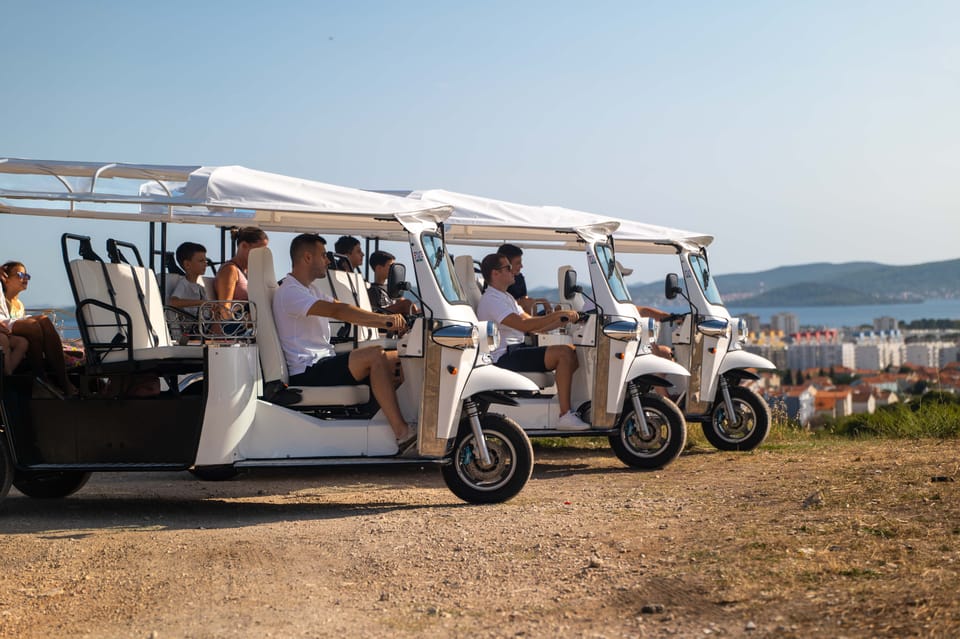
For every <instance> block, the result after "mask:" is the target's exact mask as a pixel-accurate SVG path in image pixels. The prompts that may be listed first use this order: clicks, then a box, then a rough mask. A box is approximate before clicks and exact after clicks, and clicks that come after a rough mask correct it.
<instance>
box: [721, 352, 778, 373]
mask: <svg viewBox="0 0 960 639" xmlns="http://www.w3.org/2000/svg"><path fill="white" fill-rule="evenodd" d="M738 368H761V369H767V370H774V369H776V368H777V367H776V366H775V365H774V363H773V362H771V361H770V360H769V359H767V358H766V357H761V356H759V355H757V354H756V353H748V352H747V351H727V354H726V355H724V356H723V362H722V363H721V364H720V374H721V375H723V374H724V373H726V372H727V371H732V370H736V369H738Z"/></svg>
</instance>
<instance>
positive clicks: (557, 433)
mask: <svg viewBox="0 0 960 639" xmlns="http://www.w3.org/2000/svg"><path fill="white" fill-rule="evenodd" d="M524 432H525V433H526V434H527V437H606V436H608V435H616V434H617V433H619V432H620V429H619V428H588V429H586V430H527V431H524Z"/></svg>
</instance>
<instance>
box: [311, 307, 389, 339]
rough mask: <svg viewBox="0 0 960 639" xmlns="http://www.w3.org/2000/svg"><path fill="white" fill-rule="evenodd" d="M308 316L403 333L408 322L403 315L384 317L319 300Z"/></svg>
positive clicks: (379, 314) (360, 309) (380, 314)
mask: <svg viewBox="0 0 960 639" xmlns="http://www.w3.org/2000/svg"><path fill="white" fill-rule="evenodd" d="M307 315H317V316H319V317H330V318H333V319H336V320H340V321H342V322H349V323H350V324H359V325H360V326H371V327H373V328H382V329H384V330H391V331H399V332H403V330H404V329H406V326H407V322H406V320H404V319H403V315H401V314H399V313H394V314H392V315H384V314H383V313H371V312H370V311H365V310H363V309H362V308H358V307H356V306H352V305H350V304H344V303H342V302H327V301H324V300H317V301H316V302H314V303H313V305H312V306H310V309H309V310H308V311H307Z"/></svg>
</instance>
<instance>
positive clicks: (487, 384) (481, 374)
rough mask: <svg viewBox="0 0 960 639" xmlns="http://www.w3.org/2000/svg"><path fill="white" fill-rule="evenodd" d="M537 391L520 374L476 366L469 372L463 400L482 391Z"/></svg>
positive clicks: (536, 387) (493, 367)
mask: <svg viewBox="0 0 960 639" xmlns="http://www.w3.org/2000/svg"><path fill="white" fill-rule="evenodd" d="M538 390H540V387H539V386H537V385H536V384H534V383H533V382H532V381H530V380H529V379H527V378H526V377H524V376H523V375H521V374H520V373H515V372H513V371H510V370H507V369H506V368H500V367H499V366H494V365H493V364H487V365H486V366H477V367H476V368H474V369H473V370H472V371H470V379H468V380H467V383H466V385H465V386H464V387H463V398H464V399H466V398H467V397H470V396H472V395H475V394H477V393H480V392H483V391H532V392H536V391H538Z"/></svg>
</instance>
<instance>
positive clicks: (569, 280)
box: [563, 269, 583, 300]
mask: <svg viewBox="0 0 960 639" xmlns="http://www.w3.org/2000/svg"><path fill="white" fill-rule="evenodd" d="M582 292H583V287H582V286H578V285H577V272H576V271H575V270H573V269H569V270H567V272H566V273H564V274H563V299H565V300H571V299H573V296H574V295H576V294H577V293H582Z"/></svg>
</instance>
